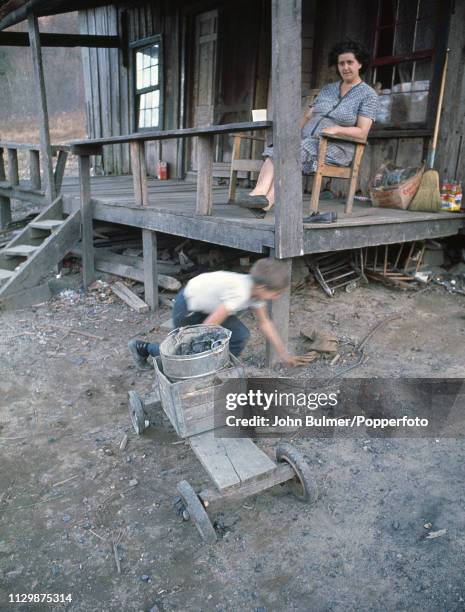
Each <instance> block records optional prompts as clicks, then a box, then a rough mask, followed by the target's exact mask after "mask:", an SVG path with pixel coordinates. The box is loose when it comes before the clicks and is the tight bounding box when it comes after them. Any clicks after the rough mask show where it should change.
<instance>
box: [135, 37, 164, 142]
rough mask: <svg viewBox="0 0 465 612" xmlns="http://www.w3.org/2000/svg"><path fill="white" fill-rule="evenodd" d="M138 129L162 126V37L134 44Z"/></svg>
mask: <svg viewBox="0 0 465 612" xmlns="http://www.w3.org/2000/svg"><path fill="white" fill-rule="evenodd" d="M132 46H133V48H134V68H135V70H134V85H135V113H136V129H138V130H144V129H160V128H161V126H162V120H163V114H162V95H163V92H162V86H161V82H162V74H161V69H162V67H161V56H162V54H161V37H160V36H156V37H152V38H149V39H145V40H143V41H138V42H137V43H134V44H133V45H132Z"/></svg>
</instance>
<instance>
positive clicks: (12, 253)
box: [2, 244, 38, 257]
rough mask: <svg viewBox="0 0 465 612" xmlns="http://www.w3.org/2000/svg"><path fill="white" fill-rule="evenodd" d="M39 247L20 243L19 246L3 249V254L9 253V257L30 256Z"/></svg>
mask: <svg viewBox="0 0 465 612" xmlns="http://www.w3.org/2000/svg"><path fill="white" fill-rule="evenodd" d="M37 249H38V247H37V246H32V245H31V244H18V245H17V246H13V247H7V248H5V249H3V251H2V255H7V256H8V257H29V256H30V255H32V254H33V253H35V252H36V251H37Z"/></svg>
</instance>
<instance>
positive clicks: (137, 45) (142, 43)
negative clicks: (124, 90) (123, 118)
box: [129, 34, 165, 132]
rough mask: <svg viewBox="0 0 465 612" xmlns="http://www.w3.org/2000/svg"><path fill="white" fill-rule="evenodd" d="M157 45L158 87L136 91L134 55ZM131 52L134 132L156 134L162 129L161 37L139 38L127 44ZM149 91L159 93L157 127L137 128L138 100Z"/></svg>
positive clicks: (162, 78) (162, 71)
mask: <svg viewBox="0 0 465 612" xmlns="http://www.w3.org/2000/svg"><path fill="white" fill-rule="evenodd" d="M155 44H158V47H159V53H158V87H157V86H150V87H145V88H143V89H137V64H136V55H137V52H138V51H140V49H143V48H144V47H150V46H153V45H155ZM129 49H130V51H131V66H132V71H131V72H132V99H133V125H134V131H135V132H158V131H160V130H163V127H164V91H165V87H164V70H163V68H164V55H163V36H162V35H161V34H155V35H153V36H148V37H146V38H139V39H138V40H135V41H133V42H131V43H130V44H129ZM150 91H159V92H160V98H159V100H160V104H159V107H158V108H159V111H158V118H159V121H158V126H157V127H153V126H151V127H139V98H140V96H141V95H142V94H144V93H148V92H150Z"/></svg>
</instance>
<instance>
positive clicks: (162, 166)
mask: <svg viewBox="0 0 465 612" xmlns="http://www.w3.org/2000/svg"><path fill="white" fill-rule="evenodd" d="M157 177H158V179H159V180H160V181H166V180H167V179H168V164H167V163H166V162H165V161H161V160H160V161H157Z"/></svg>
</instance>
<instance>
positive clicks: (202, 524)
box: [176, 480, 217, 544]
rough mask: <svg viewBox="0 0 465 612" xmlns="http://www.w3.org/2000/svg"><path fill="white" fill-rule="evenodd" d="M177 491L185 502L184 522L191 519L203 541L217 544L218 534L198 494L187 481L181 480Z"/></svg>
mask: <svg viewBox="0 0 465 612" xmlns="http://www.w3.org/2000/svg"><path fill="white" fill-rule="evenodd" d="M176 488H177V490H178V493H179V494H180V496H181V497H182V501H183V502H184V506H185V507H184V509H183V511H182V517H183V519H184V520H187V519H190V520H191V521H192V522H193V523H194V525H195V526H196V528H197V531H198V532H199V533H200V537H201V538H202V540H204V541H205V542H207V544H213V543H214V542H216V540H217V537H216V532H215V529H214V528H213V525H212V523H211V521H210V519H209V518H208V514H207V513H206V511H205V508H204V507H203V504H202V502H201V501H200V499H199V497H198V495H197V493H196V492H195V491H194V489H193V488H192V487H191V485H190V484H189V483H188V482H187V480H181V482H178V485H177V487H176Z"/></svg>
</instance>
